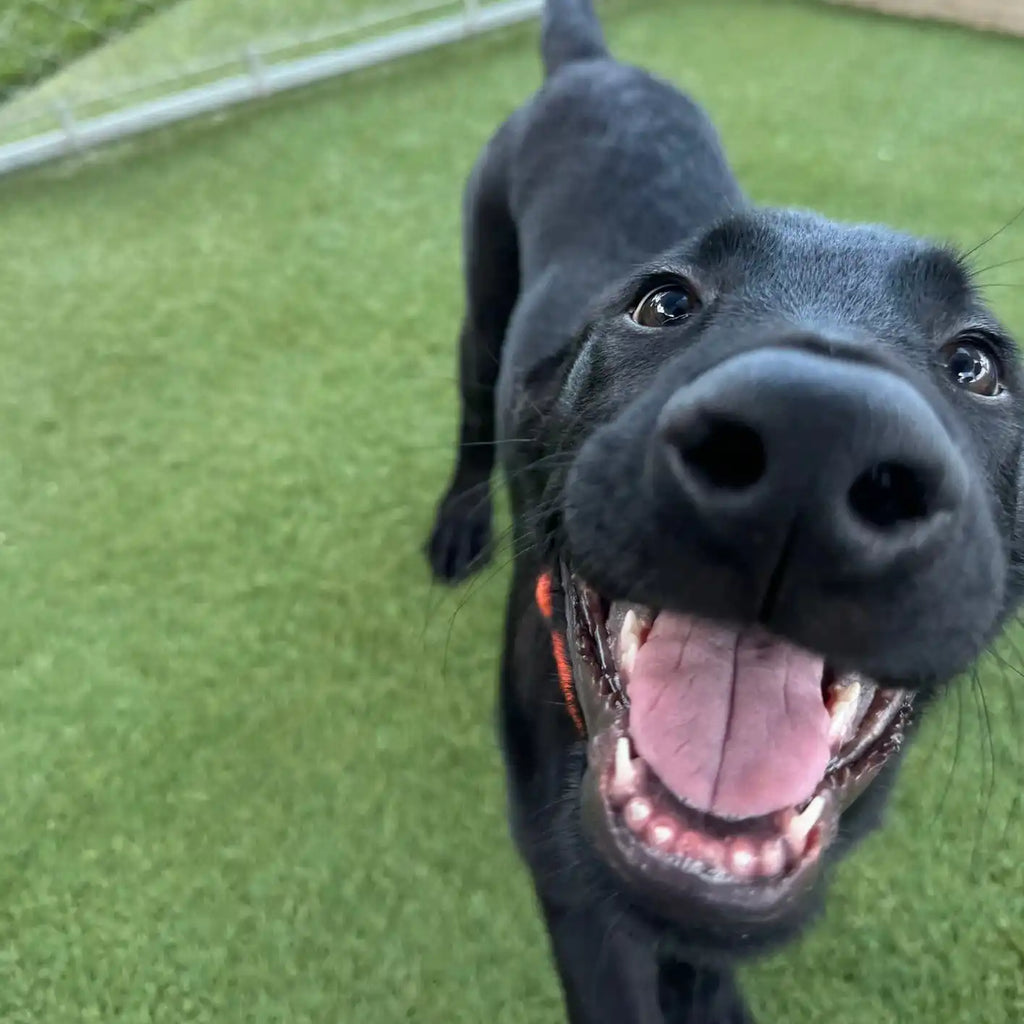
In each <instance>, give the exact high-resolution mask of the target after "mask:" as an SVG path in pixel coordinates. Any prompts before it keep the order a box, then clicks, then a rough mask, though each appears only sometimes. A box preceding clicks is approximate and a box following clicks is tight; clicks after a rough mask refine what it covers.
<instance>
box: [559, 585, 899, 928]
mask: <svg viewBox="0 0 1024 1024" xmlns="http://www.w3.org/2000/svg"><path fill="white" fill-rule="evenodd" d="M562 579H563V585H564V589H565V593H566V597H567V600H566V616H567V625H568V641H569V642H568V648H569V655H570V659H571V662H572V670H573V682H574V685H575V689H576V695H577V698H578V700H579V703H580V706H581V708H582V711H583V717H584V719H585V722H586V727H587V735H588V751H587V754H588V769H587V773H586V776H585V779H584V813H585V820H586V822H587V825H588V827H589V830H590V832H591V834H592V837H593V838H594V839H595V840H596V841H597V845H598V847H599V848H600V849H601V850H602V852H603V854H604V855H605V857H606V859H607V860H609V861H610V862H611V863H612V866H613V867H615V868H616V869H617V870H618V871H619V872H620V873H621V874H623V875H625V876H626V877H627V879H629V880H631V881H634V882H637V883H638V884H640V885H641V886H646V887H647V888H648V889H650V890H651V892H652V894H654V895H656V896H657V897H658V898H659V899H664V898H665V896H666V893H668V894H669V895H671V894H678V895H680V896H683V897H688V898H690V899H691V900H692V899H693V897H697V899H698V901H699V900H700V899H702V898H703V899H706V900H708V901H709V902H714V904H715V906H716V907H717V908H718V909H720V905H721V901H722V899H723V897H724V898H725V899H726V901H730V900H731V901H732V902H733V903H734V904H735V905H736V906H737V908H738V909H742V910H743V911H744V912H745V913H746V914H747V915H748V916H749V915H750V914H753V915H754V916H755V917H756V916H763V915H767V914H770V913H772V912H773V911H775V910H776V909H777V908H778V905H779V904H780V903H781V902H784V901H785V899H786V898H787V897H792V896H793V895H794V893H795V892H796V891H798V890H802V889H803V888H804V887H805V886H806V885H808V884H809V883H810V882H811V881H812V880H813V878H814V877H815V876H816V874H817V870H816V869H817V867H818V865H819V862H820V860H821V854H822V852H823V851H824V850H825V849H826V848H827V847H828V845H829V844H830V843H831V842H832V841H833V839H834V838H835V836H836V833H837V831H838V822H839V816H840V815H841V814H842V812H843V811H844V810H845V809H846V808H847V807H849V806H850V805H851V804H852V803H853V802H854V801H855V800H856V799H857V797H858V796H860V794H861V793H862V792H863V791H864V790H865V788H866V787H867V786H868V785H869V784H870V783H871V782H872V780H873V779H874V778H875V777H876V776H877V775H878V773H879V772H880V771H881V769H882V768H883V766H884V765H885V763H886V762H887V761H888V760H889V759H890V758H891V757H892V756H893V755H894V754H895V753H896V752H897V751H898V749H899V747H900V745H901V743H902V740H903V736H904V732H905V729H906V726H907V724H908V722H909V721H910V718H911V714H912V711H911V704H912V694H911V692H909V691H907V690H902V689H894V688H885V687H882V686H878V685H876V684H875V683H873V682H871V681H870V680H868V679H865V678H863V677H860V676H857V675H854V674H845V675H840V674H838V673H836V672H835V671H834V670H833V669H832V667H831V666H829V665H828V663H827V662H826V661H824V659H822V658H820V657H818V656H816V655H814V654H811V653H808V652H807V651H804V650H801V649H800V648H797V647H795V646H794V645H792V644H790V643H788V642H787V641H784V640H782V639H781V638H779V637H775V636H773V635H771V634H770V633H768V632H766V631H764V630H760V629H756V628H745V629H735V628H733V627H729V626H724V625H720V624H717V623H712V622H709V621H707V620H702V619H698V618H696V617H693V616H686V615H680V614H677V613H673V612H669V611H661V612H656V611H654V610H652V609H650V608H647V607H645V606H642V605H638V604H633V603H628V602H622V601H615V602H608V601H607V600H605V599H604V598H603V597H602V596H601V595H600V594H599V593H598V592H597V591H596V590H594V589H593V588H592V587H590V586H588V585H587V584H586V583H584V582H583V581H581V580H580V579H579V578H578V577H576V576H575V575H574V574H573V573H572V572H571V571H570V570H569V569H568V568H567V567H564V566H563V570H562Z"/></svg>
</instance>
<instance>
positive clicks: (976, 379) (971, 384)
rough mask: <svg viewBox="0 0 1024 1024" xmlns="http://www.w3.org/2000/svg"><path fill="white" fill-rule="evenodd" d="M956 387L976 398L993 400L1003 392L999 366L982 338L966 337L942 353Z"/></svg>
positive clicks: (953, 343)
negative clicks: (981, 396)
mask: <svg viewBox="0 0 1024 1024" xmlns="http://www.w3.org/2000/svg"><path fill="white" fill-rule="evenodd" d="M942 355H943V359H944V360H945V363H946V369H947V370H948V371H949V376H950V377H951V378H952V380H953V383H954V384H957V385H959V386H960V387H962V388H963V389H964V390H965V391H970V392H972V393H973V394H975V395H983V396H985V397H986V398H992V397H994V396H995V395H998V394H1000V393H1001V392H1002V390H1003V385H1002V382H1001V381H1000V379H999V376H1000V374H999V363H998V361H997V359H996V357H995V355H994V354H993V353H992V350H991V349H990V348H989V346H988V345H987V344H986V343H985V342H984V341H982V340H981V339H979V338H973V337H963V338H958V339H957V340H956V341H953V342H951V343H950V344H949V345H947V346H946V347H945V348H944V349H943V351H942Z"/></svg>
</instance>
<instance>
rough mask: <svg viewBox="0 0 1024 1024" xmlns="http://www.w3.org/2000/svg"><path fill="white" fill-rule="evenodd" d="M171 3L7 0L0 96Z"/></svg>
mask: <svg viewBox="0 0 1024 1024" xmlns="http://www.w3.org/2000/svg"><path fill="white" fill-rule="evenodd" d="M174 2H175V0H7V3H6V4H5V7H4V9H3V11H2V12H0V100H2V99H4V98H5V97H6V96H8V95H10V94H11V93H12V92H14V90H15V89H19V88H22V87H24V86H26V85H29V84H31V83H32V82H36V81H38V80H39V79H41V78H44V77H45V76H47V75H49V74H52V73H53V72H54V71H56V70H57V69H58V68H60V67H62V66H63V65H64V64H66V63H67V62H68V61H69V60H71V59H72V58H74V57H78V56H79V55H81V54H84V53H88V52H89V51H90V50H93V49H95V48H96V47H97V46H101V45H102V44H103V43H105V42H107V41H108V40H109V39H110V38H111V37H112V36H114V35H116V34H117V33H120V32H124V31H126V30H127V29H129V28H131V26H133V25H134V24H136V23H137V22H139V21H141V20H142V19H143V18H146V17H148V16H149V15H151V14H153V13H155V12H156V11H158V10H160V8H161V7H166V6H167V5H168V4H170V3H174Z"/></svg>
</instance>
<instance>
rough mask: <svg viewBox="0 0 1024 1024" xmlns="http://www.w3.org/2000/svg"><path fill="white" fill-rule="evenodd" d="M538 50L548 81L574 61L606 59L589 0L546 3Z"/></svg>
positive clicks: (606, 54)
mask: <svg viewBox="0 0 1024 1024" xmlns="http://www.w3.org/2000/svg"><path fill="white" fill-rule="evenodd" d="M540 48H541V54H542V55H543V57H544V69H545V71H546V72H547V76H548V78H550V77H551V76H552V75H553V74H554V73H555V72H556V71H557V70H558V69H559V68H560V67H564V66H565V65H566V64H571V63H572V62H573V61H577V60H594V59H596V58H600V57H607V56H608V47H607V45H606V44H605V41H604V32H602V31H601V23H600V22H599V21H598V20H597V14H595V13H594V4H593V2H592V0H547V2H546V3H545V4H544V23H543V28H542V31H541V45H540Z"/></svg>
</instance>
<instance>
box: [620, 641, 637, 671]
mask: <svg viewBox="0 0 1024 1024" xmlns="http://www.w3.org/2000/svg"><path fill="white" fill-rule="evenodd" d="M639 649H640V648H639V646H638V644H637V642H636V640H635V639H632V640H630V642H629V643H628V644H624V645H623V647H622V649H621V651H620V652H619V664H620V665H621V666H622V668H624V669H625V670H626V672H627V673H630V674H631V673H632V672H633V665H634V664H636V652H637V651H638V650H639Z"/></svg>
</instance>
